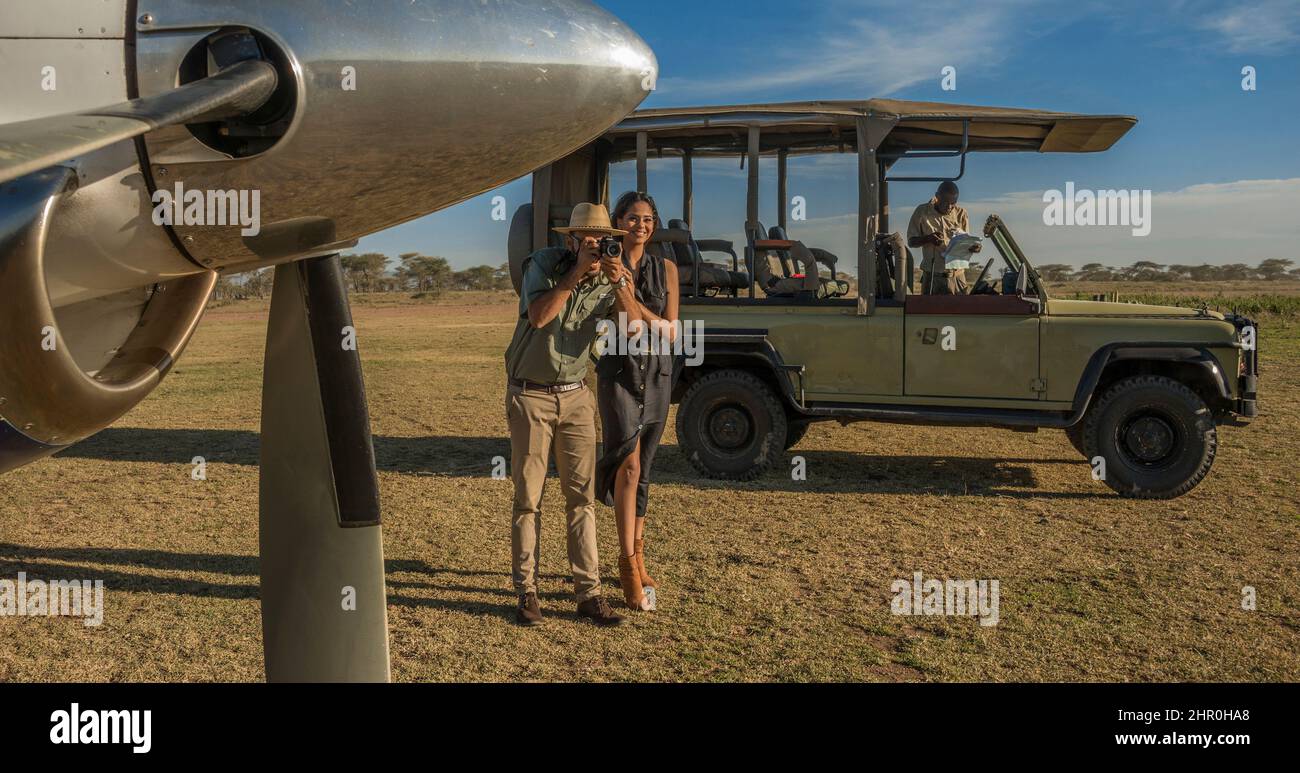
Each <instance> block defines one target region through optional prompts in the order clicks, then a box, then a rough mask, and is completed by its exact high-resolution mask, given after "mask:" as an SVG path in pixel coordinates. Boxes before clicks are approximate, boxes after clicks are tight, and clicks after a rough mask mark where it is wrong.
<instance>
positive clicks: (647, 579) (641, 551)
mask: <svg viewBox="0 0 1300 773" xmlns="http://www.w3.org/2000/svg"><path fill="white" fill-rule="evenodd" d="M632 544H633V545H634V546H635V547H636V568H637V571H638V572H640V574H641V584H642V585H643V586H645V587H647V588H658V587H659V583H657V582H655V580H654V578H653V577H651V576H650V575H648V574H646V571H645V540H643V539H639V540H634V541H633V543H632Z"/></svg>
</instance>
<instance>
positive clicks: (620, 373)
mask: <svg viewBox="0 0 1300 773" xmlns="http://www.w3.org/2000/svg"><path fill="white" fill-rule="evenodd" d="M626 262H627V259H626V258H624V263H626ZM629 268H630V266H629ZM635 289H636V297H637V300H638V301H640V302H641V304H642V305H643V306H645V307H646V308H647V309H649V310H650V311H651V312H653V313H654V314H655V315H656V316H659V317H662V316H663V315H664V311H665V310H666V309H667V307H668V284H667V280H666V276H665V273H664V259H663V258H662V257H659V256H657V255H652V254H650V253H649V252H646V253H645V254H644V255H642V256H641V273H640V275H639V276H638V277H637V279H636V283H635ZM628 348H629V349H630V348H631V347H628ZM675 361H676V358H675V357H674V355H673V354H672V352H671V349H670V345H669V343H668V340H667V338H666V337H665V338H664V342H663V346H662V347H661V348H660V349H658V350H657V351H656V352H652V353H646V354H632V353H630V352H628V353H624V354H616V353H613V352H610V353H607V354H605V355H604V356H602V357H601V358H600V361H599V362H598V363H597V364H596V375H597V377H598V379H599V380H598V381H597V383H596V405H597V406H598V407H599V408H600V421H601V425H602V426H601V435H602V439H603V441H604V448H603V451H602V452H601V456H600V459H598V460H597V461H596V496H597V497H599V498H600V500H601V501H602V502H604V503H605V504H606V505H608V506H610V507H613V506H614V481H615V478H616V476H617V474H618V468H619V466H620V465H622V464H623V460H625V459H627V457H628V456H630V455H631V454H632V451H633V450H634V449H635V448H636V443H637V440H638V439H640V441H641V479H640V481H639V482H638V484H637V489H636V514H637V517H638V518H644V517H645V514H646V500H647V496H648V493H649V490H650V468H651V467H652V465H653V464H654V458H655V452H656V451H658V450H659V441H660V439H661V438H662V437H663V433H664V425H665V424H666V423H667V422H668V405H669V403H670V402H671V398H672V389H673V369H674V364H675Z"/></svg>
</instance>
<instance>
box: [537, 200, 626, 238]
mask: <svg viewBox="0 0 1300 773" xmlns="http://www.w3.org/2000/svg"><path fill="white" fill-rule="evenodd" d="M574 231H584V232H594V233H603V234H608V235H610V236H626V235H627V231H620V230H618V229H617V228H615V227H614V226H613V225H612V224H611V223H610V222H609V210H608V209H605V207H604V205H603V204H579V205H578V206H576V207H574V208H573V214H572V215H569V225H568V227H567V228H556V229H555V232H556V233H561V234H566V235H567V234H571V233H573V232H574Z"/></svg>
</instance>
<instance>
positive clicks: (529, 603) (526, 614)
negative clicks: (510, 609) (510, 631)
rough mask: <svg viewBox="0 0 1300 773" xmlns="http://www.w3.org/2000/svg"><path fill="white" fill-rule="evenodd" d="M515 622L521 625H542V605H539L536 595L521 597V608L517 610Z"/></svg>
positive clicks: (530, 594)
mask: <svg viewBox="0 0 1300 773" xmlns="http://www.w3.org/2000/svg"><path fill="white" fill-rule="evenodd" d="M515 622H516V623H519V624H520V625H541V624H542V605H541V604H539V603H537V594H536V593H525V594H524V595H522V596H520V597H519V608H518V609H516V610H515Z"/></svg>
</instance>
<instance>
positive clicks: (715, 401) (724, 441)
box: [677, 370, 786, 480]
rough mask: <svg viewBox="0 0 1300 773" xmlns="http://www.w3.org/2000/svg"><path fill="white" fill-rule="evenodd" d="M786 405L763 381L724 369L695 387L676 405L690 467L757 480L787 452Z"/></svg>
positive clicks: (705, 472) (719, 476) (710, 474)
mask: <svg viewBox="0 0 1300 773" xmlns="http://www.w3.org/2000/svg"><path fill="white" fill-rule="evenodd" d="M785 439H786V418H785V409H784V408H783V407H782V405H781V402H780V401H779V400H777V398H776V395H775V394H773V392H772V390H771V389H770V388H769V387H768V386H767V384H766V383H764V382H763V380H762V379H760V378H758V377H757V376H754V375H753V374H750V373H746V372H745V371H742V370H719V371H715V372H713V373H710V374H708V375H707V376H704V377H703V378H701V379H700V380H699V381H696V382H695V383H694V384H692V385H691V387H690V389H688V390H686V394H685V396H683V397H682V403H681V405H680V406H679V407H678V408H677V441H678V442H679V443H680V444H681V447H682V451H683V452H684V453H685V454H686V458H687V459H689V460H690V462H691V465H692V466H694V467H695V469H696V470H699V471H700V473H702V474H703V475H706V476H708V477H710V478H716V479H719V480H754V479H755V478H757V477H759V476H760V475H762V474H763V473H764V472H766V471H767V470H768V469H769V468H771V467H772V465H773V464H774V463H775V462H776V460H777V459H779V458H780V457H781V455H782V452H783V451H784V445H785Z"/></svg>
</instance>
